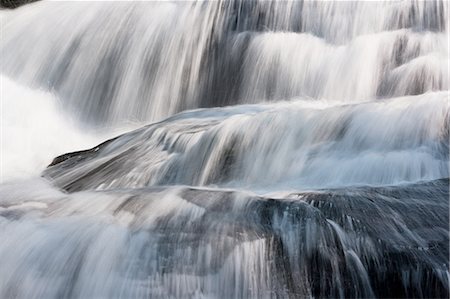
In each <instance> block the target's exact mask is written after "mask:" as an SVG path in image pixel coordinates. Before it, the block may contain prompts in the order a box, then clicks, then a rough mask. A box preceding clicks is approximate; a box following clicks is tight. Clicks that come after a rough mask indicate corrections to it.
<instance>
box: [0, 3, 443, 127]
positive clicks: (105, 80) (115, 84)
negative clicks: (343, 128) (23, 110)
mask: <svg viewBox="0 0 450 299" xmlns="http://www.w3.org/2000/svg"><path fill="white" fill-rule="evenodd" d="M0 13H1V14H2V15H3V17H4V23H5V25H4V34H3V40H2V41H1V44H0V47H1V50H2V52H3V53H4V58H5V59H4V60H3V65H2V71H3V72H5V73H8V74H9V75H10V76H11V77H13V78H16V79H17V80H20V81H23V82H26V84H28V85H33V86H41V87H44V88H48V89H51V90H54V91H55V92H57V93H58V94H59V96H60V97H61V99H62V101H63V104H64V106H65V107H66V109H69V110H70V111H71V113H72V114H74V115H78V117H80V118H82V119H86V120H89V121H90V122H91V123H97V124H98V123H100V124H101V123H104V122H109V123H117V122H121V121H124V120H130V119H139V120H146V121H155V120H161V119H163V118H165V117H167V116H170V115H172V114H174V113H176V112H179V111H181V110H185V109H191V108H197V107H211V106H221V105H227V104H235V103H250V102H261V101H271V100H278V99H280V98H281V99H289V98H291V97H296V96H310V97H313V98H316V99H317V98H327V99H329V100H340V101H346V102H356V101H366V100H372V99H375V98H378V97H391V96H403V95H408V94H421V93H424V92H426V91H437V90H445V89H447V88H448V71H447V68H446V65H448V45H447V36H448V28H447V27H446V16H447V15H448V1H387V2H382V1H379V2H365V3H364V2H356V1H355V2H351V1H349V2H323V3H320V5H319V3H316V2H312V1H287V2H284V1H205V2H202V1H200V2H134V3H126V2H115V3H101V2H89V3H85V2H45V3H37V4H33V5H30V6H28V7H23V8H20V9H19V10H17V11H13V12H0ZM29 24H33V26H30V25H29ZM288 32H289V33H288Z"/></svg>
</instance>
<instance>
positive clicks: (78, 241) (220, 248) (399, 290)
mask: <svg viewBox="0 0 450 299" xmlns="http://www.w3.org/2000/svg"><path fill="white" fill-rule="evenodd" d="M448 183H449V182H448V180H438V181H433V182H429V183H422V184H415V185H404V186H400V187H399V186H396V187H383V188H367V187H365V188H347V189H344V190H321V191H316V192H303V193H298V194H292V195H291V196H289V197H288V198H285V199H271V198H264V197H258V196H255V195H251V194H248V193H238V192H233V191H227V190H217V189H215V190H207V189H192V188H189V187H174V188H169V189H167V188H150V189H148V188H147V189H122V190H115V191H102V192H92V191H88V192H78V193H73V194H71V195H68V194H65V193H62V192H59V191H56V190H54V189H53V188H52V187H51V186H48V185H47V184H48V183H46V182H43V181H30V182H27V184H26V187H24V186H23V184H21V185H20V188H17V187H18V186H14V185H6V186H3V187H1V188H0V193H1V194H3V196H2V198H1V200H0V226H1V228H2V229H1V230H0V237H1V238H2V240H3V241H2V244H3V245H2V246H1V247H0V255H1V257H2V258H1V259H2V267H1V268H0V276H1V277H4V278H5V279H2V280H1V281H0V296H1V297H3V298H13V297H14V298H15V297H18V298H60V297H69V298H106V297H108V298H119V297H120V298H149V297H150V298H173V297H175V298H193V297H195V298H286V297H295V298H298V297H301V298H304V297H315V298H318V297H320V298H323V297H329V298H337V297H341V298H349V297H359V298H361V297H369V298H372V297H374V296H377V297H407V298H413V297H425V298H429V297H445V296H446V294H448V289H449V285H448V278H449V276H448V254H449V248H448V221H449V219H448V212H447V211H448V208H449V206H448V196H449V192H448V186H449V184H448Z"/></svg>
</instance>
